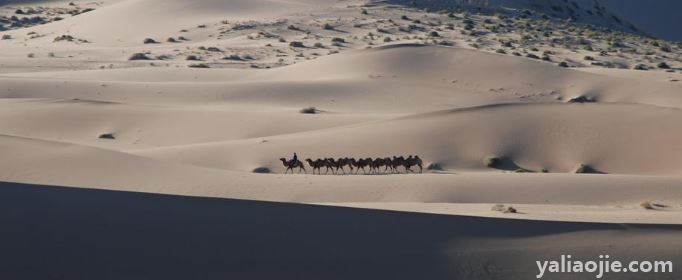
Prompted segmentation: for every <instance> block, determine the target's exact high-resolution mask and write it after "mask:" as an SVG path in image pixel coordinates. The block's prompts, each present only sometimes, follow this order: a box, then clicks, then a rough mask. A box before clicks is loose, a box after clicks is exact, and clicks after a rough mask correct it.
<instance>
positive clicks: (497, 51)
mask: <svg viewBox="0 0 682 280" xmlns="http://www.w3.org/2000/svg"><path fill="white" fill-rule="evenodd" d="M495 52H496V53H501V54H507V51H505V50H504V49H497V50H496V51H495Z"/></svg>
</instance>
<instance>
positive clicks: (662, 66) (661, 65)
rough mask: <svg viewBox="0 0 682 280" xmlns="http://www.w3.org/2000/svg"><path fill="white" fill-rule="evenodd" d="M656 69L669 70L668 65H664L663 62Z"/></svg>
mask: <svg viewBox="0 0 682 280" xmlns="http://www.w3.org/2000/svg"><path fill="white" fill-rule="evenodd" d="M658 68H661V69H670V65H668V64H667V63H665V62H661V63H659V64H658Z"/></svg>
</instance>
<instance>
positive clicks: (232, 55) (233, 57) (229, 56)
mask: <svg viewBox="0 0 682 280" xmlns="http://www.w3.org/2000/svg"><path fill="white" fill-rule="evenodd" d="M223 59H224V60H243V59H242V58H241V57H239V56H238V55H236V54H231V55H228V56H225V57H223Z"/></svg>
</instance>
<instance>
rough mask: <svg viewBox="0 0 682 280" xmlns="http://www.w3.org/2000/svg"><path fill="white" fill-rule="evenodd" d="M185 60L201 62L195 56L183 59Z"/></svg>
mask: <svg viewBox="0 0 682 280" xmlns="http://www.w3.org/2000/svg"><path fill="white" fill-rule="evenodd" d="M185 60H192V61H196V60H201V59H199V57H198V56H196V55H188V56H187V57H186V58H185Z"/></svg>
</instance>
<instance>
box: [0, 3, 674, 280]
mask: <svg viewBox="0 0 682 280" xmlns="http://www.w3.org/2000/svg"><path fill="white" fill-rule="evenodd" d="M356 4H358V2H357V1H332V0H306V1H303V0H296V1H229V3H227V4H226V3H225V2H224V1H218V0H207V1H195V2H187V1H180V0H172V1H160V0H159V1H157V0H148V1H140V0H122V1H115V2H107V3H105V4H104V5H103V6H102V7H101V8H98V9H97V10H95V11H92V12H90V13H86V14H82V15H78V16H75V17H73V18H68V19H64V20H63V21H59V22H54V23H50V24H47V25H41V26H36V27H32V28H29V29H26V30H21V29H19V30H21V32H24V31H37V32H39V33H41V34H49V36H46V37H44V38H42V37H39V38H36V39H31V40H30V41H23V42H22V41H21V40H14V39H12V40H9V42H3V44H4V45H3V53H2V54H0V64H2V65H3V66H2V67H0V73H1V74H0V152H1V154H2V156H1V157H0V181H3V182H16V183H23V184H15V183H2V185H1V186H0V192H2V193H1V194H0V200H2V201H0V210H2V209H4V210H7V211H0V213H1V214H0V222H2V223H3V224H6V223H7V224H12V225H14V226H11V227H9V231H6V232H5V233H4V234H5V235H3V236H6V237H8V238H0V242H5V243H6V242H7V240H10V239H19V242H13V243H11V244H3V243H0V245H4V246H1V247H3V248H5V249H7V248H9V251H3V252H10V254H12V255H14V256H15V258H9V257H7V256H8V255H7V254H4V255H3V254H2V253H0V260H2V261H3V263H7V262H8V261H11V264H12V267H13V268H14V269H13V270H11V271H10V275H9V276H15V275H21V274H23V273H29V274H30V273H38V274H41V273H39V272H36V271H38V270H36V269H35V268H36V267H42V266H47V267H49V268H50V273H55V274H60V275H62V274H63V275H70V276H73V278H88V277H90V276H92V275H94V274H95V273H96V272H98V271H102V270H106V271H110V272H111V274H110V278H111V279H120V278H126V277H138V278H145V277H165V278H173V279H176V278H186V277H190V276H189V275H193V276H191V277H200V276H205V277H206V278H215V277H218V276H219V277H225V276H244V275H249V274H250V273H256V274H257V275H259V276H260V277H267V278H272V276H279V277H285V278H287V277H290V278H320V277H321V278H325V279H328V278H332V279H334V278H339V279H347V278H372V277H373V278H374V279H376V278H377V277H379V275H381V277H379V278H383V277H385V276H391V275H393V276H395V277H394V278H397V279H410V278H413V277H411V276H414V275H419V277H424V276H425V274H424V273H423V272H424V271H428V272H429V273H431V274H427V275H426V276H431V278H432V279H446V278H449V277H455V278H458V279H461V278H462V277H464V278H480V279H516V278H522V277H525V278H528V277H529V276H530V277H532V276H533V275H535V274H531V273H535V272H536V271H535V267H528V265H529V264H530V265H532V264H533V263H534V261H535V258H540V257H556V255H557V254H559V253H565V252H563V251H562V250H569V251H571V252H574V253H575V254H580V255H585V256H594V255H598V254H603V253H605V252H606V253H613V254H620V255H621V256H631V257H633V258H635V257H651V256H655V257H658V258H662V259H666V258H667V259H673V260H676V261H679V254H677V252H676V251H674V250H673V249H674V248H677V247H676V246H675V245H676V244H678V243H680V238H679V230H680V229H679V226H665V225H661V224H682V218H680V217H682V216H681V214H682V188H680V186H681V185H682V144H681V143H682V130H680V129H679V124H680V123H681V122H682V111H681V110H682V95H680V92H682V84H681V83H679V82H678V81H676V80H677V79H678V78H679V77H678V76H679V74H678V73H666V72H663V71H655V72H654V71H650V72H642V71H630V70H605V69H596V68H581V69H565V68H560V67H557V66H556V65H553V64H550V63H545V62H540V61H539V60H533V59H528V58H523V57H516V56H511V55H499V54H492V53H488V52H482V51H476V50H468V49H464V48H460V47H442V46H441V47H436V46H424V45H421V44H415V43H395V44H389V45H388V46H382V47H372V48H370V49H363V47H362V46H360V45H359V44H357V43H348V44H347V45H352V46H349V47H348V48H347V49H346V50H344V52H342V53H339V54H334V55H318V56H316V57H317V58H315V59H307V58H306V59H301V60H298V63H296V64H294V65H288V66H282V67H277V68H273V69H244V67H242V66H243V65H237V66H235V67H234V69H232V68H230V69H215V68H214V69H195V68H187V67H184V66H183V67H182V68H179V67H176V66H178V65H176V64H173V63H174V62H168V63H169V64H167V65H163V64H155V65H151V64H150V63H149V62H146V61H145V62H138V61H123V60H122V58H124V59H125V57H127V56H128V55H129V54H130V53H132V52H136V51H139V50H143V49H157V48H158V49H159V50H162V49H163V50H168V49H170V48H176V47H175V46H173V45H170V44H158V45H150V46H148V45H143V44H142V43H141V41H142V39H143V38H146V37H147V36H151V35H147V34H148V33H153V35H154V36H156V38H164V37H165V36H171V35H172V36H177V35H178V34H179V33H177V32H179V29H182V28H193V29H192V32H191V36H192V39H193V40H195V41H190V42H189V43H187V44H192V47H197V46H198V45H199V44H207V46H210V44H213V43H217V42H221V43H226V42H227V43H231V44H234V45H240V44H256V43H254V42H253V40H250V39H249V40H247V39H245V38H240V39H235V40H232V39H227V41H224V40H223V39H218V38H214V37H211V36H209V35H211V34H209V33H208V31H206V32H204V31H202V30H203V28H199V27H196V24H200V23H202V22H206V23H212V22H215V21H220V20H221V19H222V18H225V17H227V18H230V19H231V20H236V21H238V20H247V19H257V20H259V21H261V23H259V24H263V25H259V26H265V24H264V23H263V22H265V21H269V20H277V19H287V20H292V19H294V18H295V19H297V20H299V21H298V23H300V22H301V21H308V22H311V23H312V24H314V25H320V23H321V21H320V22H318V21H317V20H318V18H316V17H319V16H316V15H320V14H324V15H325V16H326V17H329V18H332V19H333V17H331V16H333V15H334V14H333V13H335V12H338V11H339V10H336V9H335V8H338V7H351V8H348V9H350V10H348V9H347V10H343V11H345V12H348V13H349V14H342V12H339V13H341V14H338V15H337V16H338V17H339V18H340V17H342V16H343V17H344V18H354V17H356V16H357V12H358V11H359V9H357V7H355V6H353V5H356ZM311 9H313V10H314V11H315V13H319V14H315V13H313V14H309V13H310V10H311ZM344 9H345V8H344ZM349 11H350V12H349ZM384 11H385V10H382V9H380V8H377V9H375V10H372V11H371V13H379V12H384ZM351 12H352V13H351ZM412 12H413V13H414V11H412ZM325 13H326V14H325ZM329 13H331V14H329ZM178 14H182V16H181V17H180V16H177V15H178ZM121 15H125V16H126V18H128V19H130V20H129V21H126V22H119V21H115V19H116V18H119V17H120V16H121ZM410 16H413V14H410ZM150 19H154V20H153V21H150ZM157 19H158V20H157ZM353 20H355V19H353ZM112 22H116V23H117V24H115V25H114V26H111V25H112ZM332 22H333V21H332ZM349 22H354V21H349ZM86 23H87V24H86ZM279 24H280V25H282V27H281V28H284V29H287V27H286V24H287V23H279ZM105 27H111V29H110V32H107V33H104V32H101V30H102V29H103V28H105ZM211 28H212V27H211ZM344 28H345V27H344ZM287 30H288V29H287ZM17 32H19V31H17V30H14V31H11V32H10V33H12V34H16V33H17ZM63 32H65V33H69V34H73V35H74V36H77V37H78V36H84V37H88V39H91V40H93V41H94V42H93V43H92V44H76V43H71V42H68V43H67V42H59V43H58V44H53V43H52V42H51V41H52V38H54V36H53V35H57V34H61V33H63ZM286 32H290V33H294V32H299V33H300V34H299V33H296V34H295V36H299V37H303V36H310V37H315V36H316V35H315V33H314V32H313V33H310V34H307V33H305V32H301V31H291V30H289V31H286ZM324 32H329V33H331V32H337V33H342V32H346V31H345V30H344V29H341V30H326V31H324ZM353 32H354V33H353ZM303 34H305V35H303ZM332 34H335V33H332ZM188 36H189V35H188ZM324 36H328V34H325V35H324ZM333 36H341V35H333ZM343 36H347V37H348V38H352V36H365V35H364V34H361V33H359V31H357V30H354V31H352V32H349V34H347V35H343ZM221 40H223V41H221ZM349 40H350V39H349ZM273 41H274V39H273ZM406 41H407V40H406ZM306 42H307V41H306ZM208 43H210V44H208ZM47 44H50V46H49V47H48V46H47ZM258 44H260V43H258ZM353 44H354V45H353ZM5 47H7V48H5ZM182 47H185V46H182ZM182 47H180V46H178V47H177V48H182ZM53 48H57V49H58V50H60V51H61V52H60V53H59V54H58V55H68V54H74V56H73V57H69V58H65V57H59V58H51V59H46V58H35V59H28V58H25V55H26V54H25V53H26V52H27V51H37V50H39V51H41V52H45V51H48V50H52V49H53ZM187 48H188V49H189V48H190V47H189V46H187ZM352 49H354V50H352ZM5 50H6V52H5ZM155 51H156V50H155ZM269 51H271V52H272V53H269V55H274V54H275V53H277V51H276V48H273V49H272V50H269ZM289 51H291V52H294V53H295V52H300V53H301V54H302V53H304V52H313V51H316V50H314V49H305V50H303V51H298V50H293V51H292V50H289ZM56 60H58V61H57V62H54V61H56ZM108 63H112V65H113V63H116V65H115V66H114V67H103V69H98V70H93V69H94V68H97V67H98V66H100V65H102V64H108ZM156 63H159V62H156ZM183 63H184V62H183ZM109 68H113V69H109ZM581 96H582V97H585V98H586V99H589V100H590V102H587V103H571V102H569V100H571V99H573V98H576V97H581ZM310 106H314V107H316V108H318V109H319V110H320V112H319V113H318V114H302V113H300V112H299V110H300V109H302V108H304V107H310ZM108 133H110V134H113V135H114V137H115V139H99V136H100V135H102V134H108ZM293 152H298V153H299V155H300V156H301V157H302V158H303V159H305V158H309V157H310V158H317V157H344V156H353V157H377V156H382V157H385V156H392V155H409V154H418V155H419V156H421V157H422V158H423V159H424V160H425V163H426V165H428V164H431V163H437V164H438V165H439V166H441V167H442V168H443V170H441V171H427V170H425V173H424V174H382V175H361V174H358V175H349V174H337V175H334V174H327V175H326V176H324V175H312V174H310V172H311V170H308V174H296V175H290V174H287V175H284V174H281V173H282V172H283V171H284V168H283V166H282V164H281V162H279V160H278V159H279V158H280V157H290V155H291V153H293ZM488 156H498V157H501V158H502V159H503V164H502V166H500V167H499V168H497V169H493V168H488V167H486V166H485V165H484V159H485V158H486V157H488ZM580 164H588V165H590V166H591V167H592V168H594V169H595V170H596V171H598V172H601V173H604V174H574V171H575V169H576V168H577V167H578V166H579V165H580ZM259 167H266V168H268V169H270V170H271V171H272V173H275V174H256V173H253V172H252V171H253V170H254V169H255V168H259ZM521 168H523V169H529V170H530V171H534V173H514V171H515V170H517V169H521ZM309 169H310V168H309ZM542 169H546V170H547V171H548V173H547V174H542V173H540V170H542ZM344 172H345V173H347V172H348V170H345V171H344ZM323 173H324V171H323ZM360 173H362V172H360ZM37 185H44V186H37ZM63 187H69V188H63ZM87 189H97V190H87ZM120 191H129V192H131V193H128V192H120ZM140 193H146V194H140ZM161 194H163V195H161ZM167 195H180V196H183V197H176V196H167ZM188 196H191V197H188ZM207 197H211V198H207ZM263 201H269V202H263ZM646 201H650V202H653V203H658V204H661V205H662V206H658V207H656V208H657V209H656V210H646V209H644V208H643V207H642V206H641V205H640V204H641V203H642V202H646ZM299 203H302V204H316V205H299ZM495 204H505V205H507V206H514V207H515V208H517V209H518V210H519V212H520V213H518V214H504V213H501V212H497V211H492V210H491V207H493V205H495ZM33 206H36V207H37V208H32V207H33ZM339 206H341V207H339ZM3 207H5V208H3ZM348 207H351V208H365V209H348ZM383 210H391V211H383ZM392 211H399V212H401V213H397V212H392ZM86 213H95V214H96V215H95V216H97V217H102V219H101V220H98V219H97V218H94V217H95V216H92V215H90V214H86ZM434 214H443V215H434ZM466 216H476V217H466ZM39 217H50V219H49V221H50V222H47V221H46V220H45V219H43V218H39ZM490 217H493V218H495V219H490ZM34 219H35V220H39V221H40V222H38V223H31V224H30V225H27V224H25V223H24V222H25V221H33V220H34ZM41 219H42V220H41ZM529 220H540V221H529ZM584 222H590V223H584ZM102 223H105V224H104V225H103V224H102ZM635 224H637V225H635ZM639 224H654V225H647V226H644V225H639ZM62 225H67V226H62ZM105 229H108V230H105ZM235 229H237V230H236V231H235ZM46 232H49V233H50V234H46V235H44V236H43V238H41V235H40V233H46ZM75 233H78V234H75ZM134 233H137V234H139V233H142V235H141V236H135V234H134ZM120 236H123V237H120ZM79 237H80V238H79ZM156 237H162V238H161V239H156ZM64 238H65V239H64ZM117 238H119V239H117ZM187 238H189V241H188V239H187ZM386 238H388V239H386ZM146 239H154V242H152V243H146V244H143V243H144V242H143V240H146ZM52 240H66V241H64V243H58V242H57V243H55V242H52ZM281 240H285V241H288V242H280V241H281ZM36 242H37V243H36ZM376 242H379V243H378V244H379V245H376V246H374V247H373V246H372V244H375V243H376ZM28 244H39V246H40V248H44V250H43V253H44V254H45V258H44V259H45V260H47V259H51V258H54V257H55V256H56V254H57V253H56V252H60V251H68V252H69V253H68V254H67V255H66V256H64V258H63V259H62V261H61V262H59V261H58V262H49V263H48V262H46V261H42V259H41V260H40V261H36V262H34V263H31V262H27V261H26V258H28V256H29V255H28V254H29V253H34V252H31V250H30V249H29V250H27V249H26V248H27V246H29V245H28ZM59 244H62V245H59ZM168 244H176V246H175V247H174V246H168ZM297 244H298V245H297ZM36 246H38V245H36ZM60 246H66V247H70V248H71V249H72V250H66V249H65V247H60ZM73 248H77V250H73ZM78 248H92V249H93V250H97V251H98V252H103V251H109V250H114V251H115V252H114V253H113V254H108V255H106V256H105V255H102V254H96V256H95V257H93V258H89V259H85V258H83V256H82V255H81V254H85V252H84V251H81V250H78ZM132 248H138V249H139V248H143V250H142V251H143V252H144V253H142V254H137V255H135V258H132V259H127V260H125V261H121V259H122V258H125V257H126V256H128V254H129V250H132ZM211 248H216V249H211ZM230 248H231V249H232V250H235V251H230V252H229V253H228V252H227V251H229V250H228V249H230ZM339 250H341V251H339ZM293 251H296V252H295V253H292V252H293ZM187 254H194V255H196V256H198V257H196V258H193V260H192V261H189V262H187V261H186V260H187ZM320 255H324V256H326V257H325V258H319V256H320ZM283 256H286V257H287V260H286V261H285V262H282V261H281V260H282V258H281V257H283ZM311 256H316V257H315V260H311ZM237 257H238V259H237ZM150 258H153V259H155V260H154V261H147V263H146V264H147V265H146V266H140V265H139V264H134V263H138V262H142V260H143V259H150ZM226 260H229V261H226ZM183 261H184V262H185V264H186V266H183V267H182V268H178V269H177V270H168V271H166V270H158V269H156V268H159V267H162V266H163V267H175V266H176V265H177V264H179V263H181V262H183ZM74 262H77V263H84V264H85V265H83V266H82V267H85V268H84V269H83V270H81V271H80V272H74V270H73V263H74ZM223 262H228V263H229V265H228V266H221V265H222V264H224V263H223ZM255 263H258V264H259V265H255ZM491 263H492V264H494V265H493V267H491ZM118 264H120V266H119V265H118ZM410 266H411V268H409V267H410ZM226 267H229V268H233V269H231V274H230V273H226V272H225V270H224V269H225V268H226ZM391 268H393V269H391ZM512 268H513V269H512ZM235 269H236V270H235ZM196 270H199V271H201V272H196V273H198V274H192V271H196ZM41 271H44V270H41ZM130 271H133V272H130ZM172 271H176V272H178V273H177V274H173V273H172ZM129 272H130V273H129ZM361 272H364V274H362V275H359V274H358V273H361ZM2 273H3V272H1V271H0V276H2ZM269 273H270V274H269ZM38 274H35V275H38ZM31 275H33V274H31ZM41 275H44V274H41ZM665 276H667V275H663V276H660V277H665ZM623 277H627V276H623ZM630 277H635V276H630ZM9 278H15V277H9ZM200 278H201V277H200ZM556 279H561V278H556ZM618 279H627V278H618ZM661 279H665V278H661Z"/></svg>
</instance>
